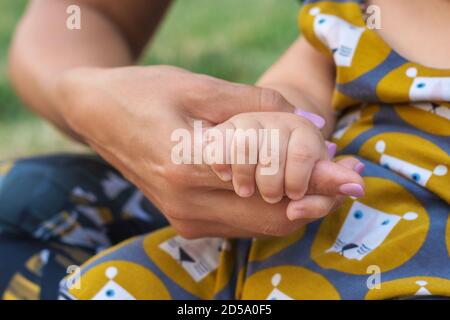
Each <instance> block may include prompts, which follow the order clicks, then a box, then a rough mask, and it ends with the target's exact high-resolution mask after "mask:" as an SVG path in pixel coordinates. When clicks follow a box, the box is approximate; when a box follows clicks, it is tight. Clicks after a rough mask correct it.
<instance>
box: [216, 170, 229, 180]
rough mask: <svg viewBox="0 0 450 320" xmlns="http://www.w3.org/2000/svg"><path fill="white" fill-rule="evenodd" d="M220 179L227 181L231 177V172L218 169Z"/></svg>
mask: <svg viewBox="0 0 450 320" xmlns="http://www.w3.org/2000/svg"><path fill="white" fill-rule="evenodd" d="M218 174H219V177H220V180H222V181H224V182H229V181H231V179H232V176H231V172H230V171H220V172H218Z"/></svg>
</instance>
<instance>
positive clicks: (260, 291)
mask: <svg viewBox="0 0 450 320" xmlns="http://www.w3.org/2000/svg"><path fill="white" fill-rule="evenodd" d="M241 298H242V299H243V300H248V299H252V300H264V299H265V300H315V299H327V300H336V299H339V298H340V296H339V293H338V292H337V290H336V289H335V288H334V286H333V285H332V284H331V283H330V282H329V281H328V280H327V279H326V278H325V277H324V276H322V275H321V274H318V273H316V272H313V271H311V270H308V269H306V268H303V267H298V266H293V265H289V266H278V267H272V268H267V269H263V270H260V271H258V272H256V273H254V274H252V275H251V276H250V277H248V279H247V281H245V283H244V287H243V289H242V297H241Z"/></svg>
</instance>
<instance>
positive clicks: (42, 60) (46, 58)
mask: <svg viewBox="0 0 450 320" xmlns="http://www.w3.org/2000/svg"><path fill="white" fill-rule="evenodd" d="M104 2H105V1H102V0H97V1H78V3H79V5H80V7H81V29H79V30H77V29H75V30H70V29H68V28H67V27H66V19H67V17H68V14H67V13H66V8H67V7H68V6H69V5H71V4H74V3H77V1H73V0H72V1H64V0H39V1H33V2H31V3H30V5H29V7H28V9H27V11H26V13H25V15H24V16H23V18H22V20H21V21H20V23H19V26H18V28H17V30H16V33H15V36H14V39H13V43H12V46H11V50H10V56H9V59H10V61H9V67H10V75H11V80H12V84H13V86H14V88H15V90H16V92H17V94H18V95H19V96H20V98H21V99H22V100H23V101H24V103H25V105H26V106H28V107H29V108H31V109H32V110H33V111H35V112H36V113H38V114H39V115H41V116H42V117H44V118H46V119H47V120H49V121H51V122H52V123H53V124H54V125H56V126H57V127H58V128H60V129H61V130H62V131H64V132H65V133H67V134H69V135H70V136H72V137H74V138H78V137H77V136H76V135H75V134H74V133H73V132H72V130H71V129H70V128H69V126H68V125H67V123H66V121H65V119H64V114H63V112H64V111H63V110H64V106H61V105H60V103H59V102H58V90H57V87H58V83H59V81H60V79H61V78H62V77H63V75H64V74H65V72H66V71H68V70H71V69H73V68H77V67H117V66H124V65H130V64H132V63H133V62H134V60H135V59H136V57H137V55H138V52H137V51H138V50H136V49H135V47H133V43H131V42H130V41H129V37H128V35H127V34H126V33H125V32H122V31H121V30H120V28H119V26H118V25H117V23H116V21H114V20H113V19H111V18H110V17H108V15H106V14H105V13H104V12H101V10H99V9H98V7H95V6H93V4H94V3H96V4H102V3H104ZM112 2H116V1H114V0H113V1H112ZM138 2H139V1H138ZM153 2H155V3H157V2H160V1H159V0H156V1H153ZM161 10H162V9H161ZM161 14H162V12H157V13H155V15H156V16H158V15H161ZM141 39H142V40H141V42H142V41H145V36H142V37H141ZM144 44H145V43H144ZM139 47H140V48H142V47H143V45H140V46H139Z"/></svg>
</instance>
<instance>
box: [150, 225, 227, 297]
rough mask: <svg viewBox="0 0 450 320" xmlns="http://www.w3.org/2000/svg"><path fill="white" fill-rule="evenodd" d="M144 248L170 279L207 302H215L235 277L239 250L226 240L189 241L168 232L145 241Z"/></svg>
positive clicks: (166, 229)
mask: <svg viewBox="0 0 450 320" xmlns="http://www.w3.org/2000/svg"><path fill="white" fill-rule="evenodd" d="M143 247H144V250H145V252H146V254H147V255H148V256H149V257H150V259H151V260H152V261H153V262H154V263H155V264H156V265H157V267H158V268H159V269H161V270H162V271H163V272H164V273H165V274H166V275H167V277H169V278H170V279H172V280H173V281H174V282H176V283H177V284H178V285H179V286H180V287H182V288H183V289H185V290H186V291H187V292H190V293H191V294H193V295H195V296H198V297H200V298H203V299H212V298H213V296H214V295H215V294H216V293H217V292H218V291H220V290H222V289H223V288H224V287H225V286H226V285H227V284H228V282H229V279H230V278H231V276H232V272H233V265H234V263H235V261H234V259H233V258H232V257H233V254H234V251H235V246H233V245H232V242H231V241H229V240H225V239H223V238H202V239H195V240H188V239H184V238H182V237H180V236H178V235H177V234H176V233H175V231H174V230H173V229H172V228H164V229H161V230H158V231H157V232H153V233H152V234H150V235H149V236H147V237H145V239H144V241H143ZM218 273H219V274H220V276H217V274H218Z"/></svg>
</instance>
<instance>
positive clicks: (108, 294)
mask: <svg viewBox="0 0 450 320" xmlns="http://www.w3.org/2000/svg"><path fill="white" fill-rule="evenodd" d="M117 272H118V271H117V268H115V267H109V268H108V269H106V272H105V276H106V277H107V278H108V279H109V281H108V282H107V283H106V284H105V286H104V287H103V288H101V289H100V291H99V292H98V293H97V294H96V295H95V296H94V297H93V298H92V300H136V299H135V298H134V297H133V296H132V295H131V294H130V293H129V292H128V291H127V290H125V288H123V287H122V286H120V285H119V284H118V283H117V282H115V281H114V277H115V276H116V275H117Z"/></svg>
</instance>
